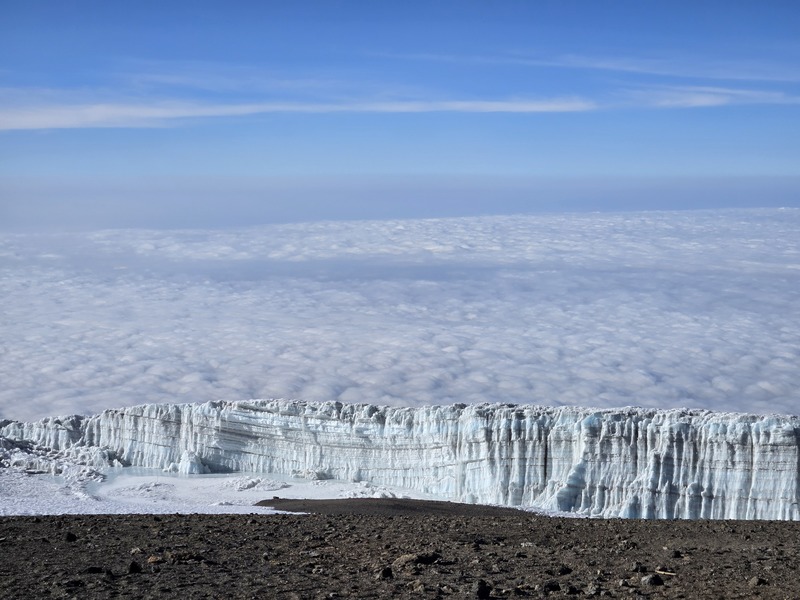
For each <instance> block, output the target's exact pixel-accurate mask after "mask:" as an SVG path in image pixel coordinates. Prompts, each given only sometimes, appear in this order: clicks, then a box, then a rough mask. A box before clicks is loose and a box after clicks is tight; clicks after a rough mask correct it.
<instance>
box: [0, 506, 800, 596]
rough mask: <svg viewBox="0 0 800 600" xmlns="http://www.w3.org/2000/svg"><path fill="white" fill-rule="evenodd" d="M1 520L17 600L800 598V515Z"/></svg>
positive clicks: (349, 509) (405, 512)
mask: <svg viewBox="0 0 800 600" xmlns="http://www.w3.org/2000/svg"><path fill="white" fill-rule="evenodd" d="M268 504H271V505H276V506H277V507H278V508H281V509H284V510H290V509H291V510H306V511H313V514H305V515H273V516H269V515H257V516H250V515H188V516H187V515H171V516H164V515H161V516H155V515H144V516H142V515H113V516H83V515H77V516H54V517H3V518H0V597H2V598H15V599H16V598H19V599H24V598H37V599H38V598H81V599H92V598H159V599H161V598H186V599H190V598H310V599H317V598H320V599H321V598H454V599H455V598H516V597H534V598H538V597H545V596H547V597H551V598H559V597H565V596H573V597H581V596H593V597H608V598H637V597H648V598H725V599H728V598H753V597H758V598H800V578H798V574H800V523H782V522H744V521H738V522H731V521H728V522H713V521H712V522H708V521H694V522H686V521H671V522H666V521H626V520H617V519H602V520H601V519H567V518H553V517H544V516H537V515H533V514H529V513H523V512H518V511H514V510H510V509H494V508H487V507H476V506H467V505H459V504H451V503H435V502H419V501H398V500H344V501H302V500H297V501H290V500H283V501H280V500H278V501H270V502H268Z"/></svg>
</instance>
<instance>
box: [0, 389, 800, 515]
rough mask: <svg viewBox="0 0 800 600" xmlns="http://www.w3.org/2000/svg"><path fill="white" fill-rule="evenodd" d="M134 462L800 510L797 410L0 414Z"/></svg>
mask: <svg viewBox="0 0 800 600" xmlns="http://www.w3.org/2000/svg"><path fill="white" fill-rule="evenodd" d="M0 436H4V437H6V438H9V439H13V440H29V441H31V442H33V443H36V444H40V445H45V446H48V447H50V448H53V449H54V450H65V449H69V448H73V449H74V448H75V447H100V448H103V449H104V450H106V451H108V452H109V455H110V456H111V457H113V458H115V459H117V460H119V461H121V462H122V463H123V464H127V465H138V466H149V467H158V468H167V469H179V470H183V471H185V472H189V471H190V472H202V471H204V470H210V471H212V472H224V471H256V472H279V473H287V474H301V475H304V476H312V477H331V478H337V479H347V480H356V481H358V480H364V481H371V482H374V483H380V484H386V485H396V486H403V487H407V488H413V489H416V490H420V491H424V492H428V493H431V494H436V495H438V496H440V497H442V498H445V499H450V500H458V501H463V502H475V503H491V504H505V505H511V506H519V505H529V506H536V507H540V508H546V509H556V510H561V511H571V512H578V513H582V514H588V515H603V516H621V517H635V518H639V517H643V518H665V519H672V518H686V519H696V518H710V519H786V520H800V510H799V509H798V500H800V455H799V452H798V447H799V446H800V420H799V419H798V418H797V417H791V416H774V415H773V416H765V415H747V414H733V413H714V412H709V411H702V410H668V411H658V410H644V409H637V408H627V409H619V410H592V409H584V408H572V407H561V408H547V407H541V406H509V405H470V406H465V405H455V406H428V407H418V408H390V407H378V406H371V405H343V404H340V403H322V404H313V403H305V402H292V401H284V400H269V401H264V400H260V401H250V402H231V403H223V402H212V403H207V404H154V405H144V406H137V407H131V408H125V409H120V410H107V411H105V412H103V413H101V414H99V415H95V416H92V417H69V418H60V419H55V418H50V419H44V420H42V421H40V422H37V423H17V422H4V423H0Z"/></svg>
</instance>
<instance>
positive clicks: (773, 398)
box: [0, 209, 800, 420]
mask: <svg viewBox="0 0 800 600" xmlns="http://www.w3.org/2000/svg"><path fill="white" fill-rule="evenodd" d="M798 240H800V210H797V209H785V210H772V209H769V210H767V209H761V210H746V211H745V210H729V211H704V212H675V213H669V212H664V213H657V212H653V213H627V214H580V215H545V216H542V215H539V216H524V217H522V216H520V217H477V218H461V219H430V220H406V221H372V222H336V223H334V222H330V223H311V224H297V225H274V226H266V227H259V228H253V229H236V230H226V231H146V230H118V231H100V232H93V233H70V234H47V235H44V234H4V235H2V236H1V237H0V269H1V270H0V274H1V277H0V297H2V298H3V308H2V329H1V331H2V336H0V343H1V344H2V345H1V346H0V357H1V359H0V378H1V379H2V381H3V386H2V389H1V390H0V417H4V418H14V419H22V420H29V419H35V418H40V417H43V416H47V415H53V414H66V413H73V412H78V413H92V412H97V411H100V410H102V409H105V408H110V407H115V406H124V405H132V404H140V403H151V402H202V401H207V400H216V399H222V400H237V399H245V398H254V397H262V398H263V397H287V398H299V399H305V400H340V401H344V402H372V403H379V404H394V405H419V404H428V403H452V402H469V403H474V402H526V403H541V404H551V405H559V404H573V405H590V406H620V405H640V406H655V407H662V408H669V407H680V406H691V407H697V406H703V407H708V408H712V409H720V410H737V411H749V412H773V411H774V412H786V413H797V412H798V408H797V407H798V406H800V392H799V391H798V390H800V370H798V369H797V365H798V364H800V311H799V310H798V309H797V307H798V306H800V242H798Z"/></svg>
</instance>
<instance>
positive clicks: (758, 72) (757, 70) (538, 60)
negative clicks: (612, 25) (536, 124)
mask: <svg viewBox="0 0 800 600" xmlns="http://www.w3.org/2000/svg"><path fill="white" fill-rule="evenodd" d="M383 56H386V57H387V58H388V57H391V58H397V59H407V60H424V61H438V62H453V63H467V64H476V65H479V64H484V65H501V64H503V65H518V66H529V67H548V68H562V69H582V70H593V71H612V72H618V73H635V74H639V75H654V76H662V77H678V78H686V79H714V80H730V81H770V82H787V83H789V82H800V70H798V69H797V68H796V67H794V66H789V65H781V64H773V63H766V62H762V61H756V60H740V61H731V60H725V61H722V60H703V59H696V60H688V59H687V60H682V59H660V58H632V57H611V56H586V55H580V54H563V55H559V56H551V57H547V56H536V55H528V54H511V55H483V56H477V55H473V56H461V55H449V54H385V55H383Z"/></svg>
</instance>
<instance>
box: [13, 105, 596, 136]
mask: <svg viewBox="0 0 800 600" xmlns="http://www.w3.org/2000/svg"><path fill="white" fill-rule="evenodd" d="M596 108H597V107H596V105H595V104H594V103H593V102H591V101H588V100H584V99H581V98H553V99H544V100H526V99H508V100H435V101H428V100H418V101H413V100H401V101H380V102H375V101H364V102H349V103H313V102H266V103H244V104H233V103H232V104H194V103H178V102H155V103H124V102H121V103H96V104H92V103H87V104H63V105H59V104H49V105H41V106H32V107H28V106H22V107H20V106H16V107H9V108H0V130H6V131H8V130H23V129H74V128H92V127H131V128H132V127H163V126H166V125H169V124H170V123H175V122H178V121H180V120H185V119H199V118H214V117H242V116H251V115H259V114H268V113H306V114H313V113H317V114H323V113H432V112H451V113H554V112H579V111H589V110H594V109H596Z"/></svg>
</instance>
